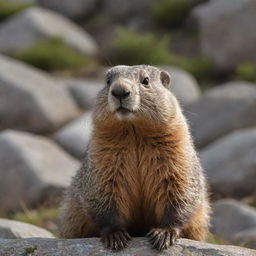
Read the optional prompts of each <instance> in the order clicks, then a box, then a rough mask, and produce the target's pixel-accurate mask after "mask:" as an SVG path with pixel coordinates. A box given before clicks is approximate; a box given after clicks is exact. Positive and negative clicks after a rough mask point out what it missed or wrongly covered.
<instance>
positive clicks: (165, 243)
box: [147, 228, 179, 251]
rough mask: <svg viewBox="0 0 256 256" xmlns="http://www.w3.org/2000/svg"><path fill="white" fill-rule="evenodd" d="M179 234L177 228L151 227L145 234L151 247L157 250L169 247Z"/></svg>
mask: <svg viewBox="0 0 256 256" xmlns="http://www.w3.org/2000/svg"><path fill="white" fill-rule="evenodd" d="M178 235H179V232H178V230H177V229H171V228H166V229H165V228H152V229H151V230H150V232H149V233H148V234H147V237H149V241H150V243H151V244H152V247H153V248H154V249H156V250H158V251H163V250H165V249H168V248H170V246H171V245H173V244H174V243H175V241H176V240H177V238H178Z"/></svg>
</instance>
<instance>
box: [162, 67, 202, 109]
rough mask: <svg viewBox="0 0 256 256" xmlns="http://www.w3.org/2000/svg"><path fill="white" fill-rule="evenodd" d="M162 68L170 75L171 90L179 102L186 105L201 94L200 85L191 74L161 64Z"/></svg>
mask: <svg viewBox="0 0 256 256" xmlns="http://www.w3.org/2000/svg"><path fill="white" fill-rule="evenodd" d="M162 69H163V70H165V71H167V72H169V74H170V75H171V91H172V92H173V93H174V95H175V96H176V97H177V99H178V100H179V101H180V102H181V104H183V105H186V104H189V103H192V102H194V101H196V100H197V99H199V97H200V95H201V91H200V87H199V84H198V83H197V81H196V79H195V78H194V77H193V76H192V75H191V74H189V73H188V72H186V71H185V70H182V69H180V68H176V67H171V66H169V67H168V66H163V67H162Z"/></svg>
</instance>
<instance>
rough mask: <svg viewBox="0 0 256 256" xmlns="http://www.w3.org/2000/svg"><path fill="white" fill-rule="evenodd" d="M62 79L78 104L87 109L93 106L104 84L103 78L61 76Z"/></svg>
mask: <svg viewBox="0 0 256 256" xmlns="http://www.w3.org/2000/svg"><path fill="white" fill-rule="evenodd" d="M60 81H61V82H62V83H64V84H65V85H66V86H67V87H68V89H69V90H70V93H71V95H72V96H73V98H74V99H75V101H76V102H77V104H78V106H79V107H80V108H82V109H85V110H88V109H91V108H92V107H93V105H94V101H95V98H96V96H97V94H98V92H99V91H100V89H102V88H103V85H104V81H102V80H82V79H75V78H61V79H60Z"/></svg>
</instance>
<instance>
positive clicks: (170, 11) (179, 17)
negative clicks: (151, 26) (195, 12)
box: [152, 0, 195, 28]
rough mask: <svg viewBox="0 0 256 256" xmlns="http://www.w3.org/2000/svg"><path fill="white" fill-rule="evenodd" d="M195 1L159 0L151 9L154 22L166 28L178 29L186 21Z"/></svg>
mask: <svg viewBox="0 0 256 256" xmlns="http://www.w3.org/2000/svg"><path fill="white" fill-rule="evenodd" d="M194 3H195V0H160V1H157V2H156V3H155V4H154V5H153V7H152V16H153V19H154V21H155V22H156V23H157V24H159V25H161V26H163V27H167V28H173V27H179V26H181V25H182V24H183V23H184V21H185V20H186V18H187V16H188V14H189V12H190V9H191V8H192V6H193V4H194Z"/></svg>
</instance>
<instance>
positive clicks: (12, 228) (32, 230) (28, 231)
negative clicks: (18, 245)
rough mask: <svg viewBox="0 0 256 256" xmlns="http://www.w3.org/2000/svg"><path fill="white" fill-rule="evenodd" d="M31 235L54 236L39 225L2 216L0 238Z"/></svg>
mask: <svg viewBox="0 0 256 256" xmlns="http://www.w3.org/2000/svg"><path fill="white" fill-rule="evenodd" d="M29 237H45V238H54V236H53V234H51V233H50V232H49V231H47V230H45V229H43V228H39V227H37V226H34V225H31V224H28V223H24V222H20V221H14V220H7V219H1V218H0V239H1V238H5V239H7V238H8V239H15V238H29Z"/></svg>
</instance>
